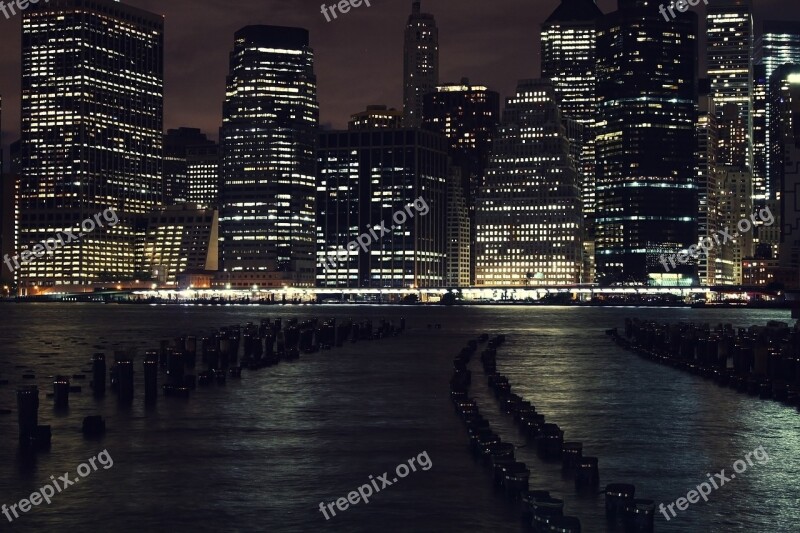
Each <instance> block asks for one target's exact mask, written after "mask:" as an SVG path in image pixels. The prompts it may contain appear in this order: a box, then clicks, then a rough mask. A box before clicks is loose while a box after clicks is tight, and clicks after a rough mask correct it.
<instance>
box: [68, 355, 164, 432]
mask: <svg viewBox="0 0 800 533" xmlns="http://www.w3.org/2000/svg"><path fill="white" fill-rule="evenodd" d="M156 364H158V361H157V360H156ZM81 431H82V432H83V435H84V437H88V438H93V437H100V436H102V435H103V434H104V433H105V432H106V422H105V420H103V417H102V416H99V415H93V416H87V417H84V419H83V425H82V426H81Z"/></svg>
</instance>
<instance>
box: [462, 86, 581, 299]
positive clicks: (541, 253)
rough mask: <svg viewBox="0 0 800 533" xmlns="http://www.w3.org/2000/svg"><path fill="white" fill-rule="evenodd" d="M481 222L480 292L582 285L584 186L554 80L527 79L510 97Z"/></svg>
mask: <svg viewBox="0 0 800 533" xmlns="http://www.w3.org/2000/svg"><path fill="white" fill-rule="evenodd" d="M476 219H477V246H478V250H477V265H476V281H477V283H476V285H477V286H479V287H481V286H482V287H512V286H523V287H525V286H536V285H565V284H566V285H571V284H577V283H579V282H580V279H581V270H582V265H583V260H582V250H583V242H582V238H581V237H582V231H583V224H582V221H583V219H582V216H581V202H580V187H579V183H578V174H577V171H576V169H575V167H574V165H573V163H572V159H571V158H570V154H569V140H568V139H567V134H566V130H565V128H564V125H563V123H562V119H561V113H560V112H559V110H558V105H557V97H556V93H555V89H554V88H553V85H552V83H551V82H550V81H548V80H522V81H520V82H519V84H518V85H517V92H516V95H515V96H513V97H511V98H509V99H508V101H507V103H506V107H505V111H504V113H503V122H502V124H501V126H500V128H499V130H498V133H497V136H496V137H495V141H494V149H493V151H492V156H491V160H490V163H489V170H488V172H487V177H486V184H485V186H484V187H483V188H482V189H481V192H480V194H479V196H478V201H477V211H476Z"/></svg>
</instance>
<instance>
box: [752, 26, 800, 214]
mask: <svg viewBox="0 0 800 533" xmlns="http://www.w3.org/2000/svg"><path fill="white" fill-rule="evenodd" d="M755 61H756V67H755V74H754V90H755V91H756V92H755V94H754V95H753V98H754V106H756V105H757V106H758V108H757V109H756V110H755V111H754V116H753V120H754V124H753V128H754V130H756V131H754V132H753V137H754V142H755V143H756V146H755V148H754V150H755V157H756V161H755V173H756V174H757V175H759V174H763V175H764V176H766V178H765V185H764V187H765V189H766V195H767V197H768V198H770V199H773V198H775V193H776V192H777V190H776V187H777V183H775V180H774V178H773V177H772V176H771V175H770V172H771V171H770V168H769V164H768V163H766V161H767V160H768V159H769V156H768V155H767V153H768V151H769V148H768V147H769V144H770V141H769V136H770V122H771V117H770V108H769V106H768V105H766V102H763V103H762V94H763V93H766V94H763V98H765V99H766V100H769V94H768V91H769V80H770V78H771V77H772V74H773V73H774V72H775V70H776V69H777V68H778V67H780V66H781V65H784V64H786V63H793V64H800V22H798V21H783V20H765V21H764V22H763V26H762V31H761V34H760V35H759V36H758V37H757V38H756V41H755ZM764 87H766V89H765V88H764ZM762 107H763V108H764V109H763V110H762V109H761V108H762ZM762 113H763V114H762ZM756 121H758V122H756ZM760 127H763V128H764V130H763V139H762V138H761V137H760V135H759V134H760V133H761V130H760V129H757V128H760ZM761 140H763V142H764V143H765V146H764V148H763V149H762V148H761V145H760V141H761Z"/></svg>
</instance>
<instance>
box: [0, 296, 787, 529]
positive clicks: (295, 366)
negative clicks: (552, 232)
mask: <svg viewBox="0 0 800 533" xmlns="http://www.w3.org/2000/svg"><path fill="white" fill-rule="evenodd" d="M0 313H2V321H0V343H2V344H1V345H2V346H3V350H2V352H0V379H8V380H10V384H9V385H6V386H0V409H3V408H7V409H12V410H13V413H12V414H11V415H0V505H2V504H5V505H8V506H10V505H12V504H15V503H17V502H18V501H19V500H21V499H23V498H27V497H28V496H30V494H31V493H32V492H34V491H36V490H38V489H39V488H40V487H42V486H43V485H45V484H46V483H48V482H50V476H55V477H58V476H61V475H63V474H64V473H67V472H69V473H70V477H72V478H74V477H77V476H76V474H75V472H76V469H77V467H78V465H79V464H81V463H82V462H84V461H86V460H88V459H89V458H92V457H94V456H96V455H97V454H98V453H99V452H101V451H102V450H107V453H108V456H110V457H111V458H112V459H113V466H111V467H109V468H107V469H105V468H102V467H100V468H98V470H97V471H95V472H92V473H91V474H89V475H87V476H86V477H84V478H82V479H80V482H79V483H77V484H75V485H73V486H70V487H68V488H66V489H64V491H63V492H61V493H59V494H56V495H55V496H53V498H52V503H51V504H49V505H47V504H44V503H42V504H40V505H39V506H37V507H34V508H33V509H31V510H30V511H29V512H27V513H24V514H21V515H20V517H19V518H17V519H14V521H13V522H8V520H7V519H6V518H5V517H4V516H3V515H0V531H37V532H38V531H42V532H45V531H46V532H50V531H68V530H70V529H78V528H79V529H81V530H89V531H95V530H96V531H115V532H128V531H137V532H138V531H170V532H172V531H177V532H184V531H185V532H197V531H247V532H249V531H253V532H256V531H276V532H306V531H316V530H322V529H324V530H331V531H342V532H373V531H381V532H389V531H398V532H406V531H408V532H428V531H430V532H440V531H522V527H521V525H520V521H519V518H518V513H517V510H516V508H515V507H514V506H513V505H511V504H508V503H506V502H505V501H504V500H503V499H502V497H501V496H500V495H499V494H497V493H495V492H494V491H493V490H492V488H491V482H490V478H489V473H488V472H487V471H486V470H484V468H483V467H482V466H481V465H480V464H478V463H476V462H474V461H473V459H472V457H471V455H470V454H469V452H468V449H467V437H466V433H465V431H464V428H463V426H462V424H461V422H460V420H459V418H458V417H457V415H456V414H455V413H454V410H453V407H452V404H451V402H450V400H449V392H448V380H449V377H450V375H451V372H452V359H453V356H454V355H456V354H457V352H458V350H459V349H460V348H461V347H462V346H463V345H464V344H465V343H466V341H467V340H469V339H470V338H473V337H475V336H476V335H477V334H478V333H482V332H487V333H490V334H493V333H505V334H506V336H507V342H506V344H505V345H504V346H503V347H502V348H501V349H500V350H499V352H498V371H499V372H501V373H503V374H506V375H507V376H508V377H509V380H510V382H511V384H512V387H513V389H514V390H515V392H517V393H518V394H520V395H522V396H524V397H525V398H526V399H528V400H530V401H531V402H532V403H534V404H535V405H536V407H537V410H538V411H539V412H541V413H543V414H545V415H546V416H547V421H548V422H554V423H557V424H559V425H560V426H561V428H562V429H564V430H565V431H566V437H565V440H569V441H580V442H582V443H583V446H584V455H593V456H597V457H599V464H600V477H601V480H600V484H601V487H602V486H604V485H605V484H607V483H612V482H629V483H633V484H635V485H636V488H637V497H642V498H650V499H653V500H655V501H656V502H663V503H664V504H668V503H671V502H673V501H675V500H677V499H678V498H679V497H682V496H685V495H686V493H687V492H688V491H689V490H691V489H693V488H695V487H696V486H697V485H698V484H700V483H701V482H703V481H705V479H706V474H707V473H715V472H719V471H720V470H721V469H723V468H725V469H726V472H727V473H728V474H730V472H731V471H732V467H731V465H732V464H733V463H734V462H735V461H736V460H737V459H744V457H745V455H746V454H747V453H748V452H750V451H753V450H755V449H756V448H758V447H759V446H763V447H764V450H766V452H767V453H768V455H769V461H768V462H766V463H764V464H759V463H757V462H756V463H754V465H753V466H752V467H749V468H748V470H747V471H746V472H744V473H742V474H740V475H738V476H737V477H736V479H732V480H731V481H729V482H727V483H726V484H725V486H723V487H720V488H719V490H715V491H714V492H713V493H712V494H711V495H710V496H709V501H708V502H702V500H701V502H700V503H697V504H693V505H691V506H690V507H689V508H688V509H687V510H686V511H682V512H679V513H678V516H677V517H676V518H671V520H670V521H669V522H668V521H666V520H665V518H664V517H663V516H662V515H661V514H657V515H656V531H674V532H677V531H681V532H700V531H712V532H716V531H719V532H724V531H749V532H765V533H766V532H782V531H787V532H788V531H797V530H798V528H799V527H800V526H798V524H800V487H799V486H798V484H799V483H800V453H799V452H800V433H799V432H798V426H800V413H798V412H797V411H796V410H794V409H791V408H788V407H785V406H783V405H781V404H779V403H776V402H772V401H763V400H759V399H757V398H753V397H750V396H747V395H740V394H738V393H736V392H734V391H732V390H729V389H722V388H719V387H717V386H716V385H714V384H713V383H711V382H709V381H704V380H703V379H702V378H699V377H696V376H692V375H689V374H685V373H682V372H680V371H678V370H674V369H671V368H667V367H664V366H661V365H657V364H654V363H651V362H648V361H645V360H642V359H640V358H638V357H637V356H635V355H633V354H631V353H628V352H625V351H623V350H621V349H619V348H618V347H616V346H615V345H614V344H613V343H612V342H611V341H610V340H609V339H607V338H606V337H605V335H604V334H603V332H604V330H605V329H607V328H611V327H615V326H621V325H622V324H623V322H624V318H625V317H626V316H637V317H640V318H652V319H658V320H664V321H678V320H693V321H708V322H712V323H716V322H729V323H732V324H734V325H735V326H749V325H751V324H764V323H765V322H766V321H767V320H783V321H789V320H790V319H789V312H788V311H782V310H740V309H732V310H701V309H683V308H682V309H664V308H635V309H630V308H629V309H621V308H620V309H618V308H602V309H600V308H573V307H499V306H498V307H493V306H492V307H490V306H487V307H454V308H444V307H413V308H412V307H402V306H396V307H392V306H382V307H369V306H348V307H340V306H273V307H265V306H229V307H191V306H188V307H184V306H182V307H177V306H144V305H142V306H123V305H98V304H24V305H15V304H6V305H3V306H1V307H0ZM278 316H280V317H283V318H287V317H299V318H304V317H313V316H317V317H321V318H324V317H330V316H336V317H341V318H349V317H352V318H354V319H364V318H376V319H377V318H387V319H392V320H395V321H398V320H399V318H400V317H401V316H404V317H406V320H407V324H408V330H407V331H406V333H405V335H403V336H400V337H396V338H390V339H382V340H376V341H370V342H360V343H356V344H347V345H346V346H344V347H343V348H338V349H334V350H332V351H325V352H320V353H317V354H311V355H303V356H301V358H300V360H298V361H295V362H290V363H281V364H280V365H278V366H275V367H271V368H265V369H262V370H259V371H255V372H250V371H247V370H245V371H244V372H243V375H242V379H241V380H240V381H237V380H233V379H230V378H229V379H228V383H227V385H225V386H224V387H223V386H217V385H214V386H211V387H208V388H203V389H200V388H198V390H197V391H195V392H194V393H193V395H192V397H191V399H190V400H188V401H186V400H179V399H171V398H170V399H167V398H163V397H162V398H159V400H158V405H157V406H156V407H155V408H154V409H146V408H145V407H144V405H143V403H144V402H143V388H142V385H141V378H142V372H141V357H139V358H138V359H137V362H136V365H135V368H136V371H137V374H136V397H135V400H134V404H133V406H132V407H130V408H127V409H125V408H120V407H119V406H118V404H117V402H116V399H115V398H114V396H113V395H112V394H111V393H110V391H109V392H108V394H107V395H106V397H105V398H104V399H101V400H95V399H94V398H93V397H92V395H91V392H90V389H89V384H88V381H89V379H90V375H87V378H86V380H85V382H80V381H73V385H81V386H82V387H83V392H81V393H79V394H72V395H71V397H70V408H69V410H68V411H67V412H65V413H63V412H56V411H54V409H53V406H52V399H47V398H45V393H46V392H50V391H52V379H50V378H48V376H53V375H58V374H68V375H72V374H75V373H79V372H80V371H81V369H86V368H89V365H88V361H89V359H90V357H91V355H92V354H93V353H95V352H104V353H105V354H106V359H107V361H110V360H112V359H113V353H114V350H121V349H131V348H135V349H137V350H138V353H139V354H142V353H143V352H144V350H145V349H152V348H157V347H158V341H159V340H160V339H166V338H172V337H175V336H178V335H181V334H195V335H203V334H207V333H208V332H209V331H210V330H211V328H215V327H219V326H224V325H231V324H244V323H246V322H248V321H253V322H258V321H259V320H260V319H261V318H266V317H278ZM429 324H441V329H437V328H429V327H428V325H429ZM472 368H473V375H474V378H475V379H474V380H473V386H472V391H473V392H472V393H473V394H474V396H475V397H476V398H477V400H478V401H479V403H480V405H481V411H482V412H483V413H484V414H485V416H487V418H490V419H491V420H492V425H493V427H495V428H496V429H495V430H496V431H498V432H499V433H500V434H501V436H502V437H503V439H504V441H511V442H515V443H516V444H519V445H522V444H524V439H523V437H522V436H521V435H520V434H518V433H517V432H516V430H515V429H514V426H513V424H512V423H511V420H510V418H507V417H506V416H505V415H502V416H501V415H500V412H499V409H498V406H497V404H496V402H495V401H494V399H493V397H491V396H490V395H489V393H488V390H487V388H486V385H485V380H484V379H483V374H482V372H481V371H480V370H479V369H478V365H475V364H473V367H472ZM28 370H30V371H33V372H34V373H35V374H36V380H34V381H30V380H23V379H22V374H23V373H26V372H27V371H28ZM159 380H161V381H163V375H160V376H159ZM33 383H36V384H38V385H39V387H40V404H41V407H40V409H39V423H40V424H50V425H51V426H52V431H53V444H52V449H51V450H50V451H49V452H46V453H40V454H38V455H37V456H36V458H35V460H29V459H26V458H25V457H24V456H23V455H21V454H20V453H19V451H18V449H17V423H16V400H15V395H14V391H15V390H16V387H17V386H18V385H22V384H33ZM93 414H101V415H102V416H103V417H105V418H106V422H107V425H108V432H107V434H106V435H105V437H104V438H103V439H102V440H100V441H91V440H86V439H84V438H83V436H82V434H81V431H80V427H81V420H82V418H83V417H84V416H87V415H93ZM423 453H426V454H427V457H429V458H430V463H431V464H432V466H430V468H429V469H428V470H422V469H421V468H419V467H418V468H417V470H416V471H415V472H411V473H409V474H408V476H407V477H405V478H404V479H399V480H398V481H397V482H396V483H392V486H388V487H385V488H383V490H381V491H380V492H378V493H377V494H373V496H372V497H371V498H370V501H369V503H367V504H365V503H363V502H361V503H358V504H357V505H353V506H351V507H350V508H348V509H347V510H346V511H340V510H338V509H337V510H336V513H337V514H336V516H330V515H329V519H328V520H326V518H325V516H323V514H322V513H321V512H320V510H319V507H320V503H321V502H325V503H329V502H334V501H335V500H337V499H339V498H346V497H347V496H348V493H350V492H351V491H355V490H357V489H358V488H359V487H360V486H362V485H365V484H369V483H370V479H371V478H370V476H373V479H376V478H378V477H379V476H381V475H383V473H384V472H389V474H390V475H389V477H388V479H389V480H392V479H394V478H395V477H396V476H395V475H394V472H395V467H396V466H397V465H398V464H400V463H407V461H408V460H409V459H410V458H412V457H414V458H419V457H420V456H421V454H423ZM517 456H518V458H519V460H521V461H524V462H526V463H527V464H528V465H529V467H530V469H531V483H530V484H531V488H532V489H534V488H535V489H545V490H550V491H551V493H552V494H553V495H554V496H556V497H560V498H563V499H564V500H565V511H566V513H567V514H569V515H573V516H577V517H579V518H580V519H581V522H582V525H583V531H589V532H605V531H606V530H607V529H606V524H605V520H604V517H603V499H602V496H588V497H587V496H577V495H576V493H575V490H574V487H573V483H572V481H571V479H569V478H566V477H563V476H562V474H561V469H560V466H559V465H558V464H548V463H544V462H542V461H540V460H539V459H538V458H537V457H536V455H535V453H533V450H532V449H530V448H521V449H519V450H518V451H517ZM417 464H420V463H419V461H418V463H417ZM12 518H13V515H12Z"/></svg>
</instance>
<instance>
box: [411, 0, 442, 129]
mask: <svg viewBox="0 0 800 533" xmlns="http://www.w3.org/2000/svg"><path fill="white" fill-rule="evenodd" d="M403 54H404V55H403V122H404V125H405V126H406V127H411V128H418V127H419V126H420V125H421V124H422V105H423V98H424V97H425V94H427V93H429V92H432V91H434V90H435V89H436V86H437V85H438V84H439V29H438V28H437V27H436V21H435V20H434V18H433V15H431V14H428V13H422V12H421V6H420V0H414V2H413V3H412V10H411V15H410V16H409V17H408V23H407V24H406V32H405V43H404V47H403Z"/></svg>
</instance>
